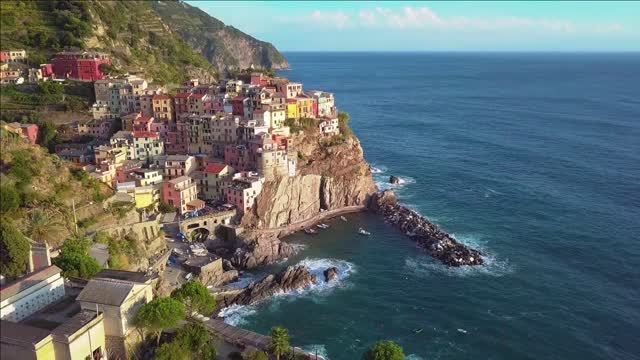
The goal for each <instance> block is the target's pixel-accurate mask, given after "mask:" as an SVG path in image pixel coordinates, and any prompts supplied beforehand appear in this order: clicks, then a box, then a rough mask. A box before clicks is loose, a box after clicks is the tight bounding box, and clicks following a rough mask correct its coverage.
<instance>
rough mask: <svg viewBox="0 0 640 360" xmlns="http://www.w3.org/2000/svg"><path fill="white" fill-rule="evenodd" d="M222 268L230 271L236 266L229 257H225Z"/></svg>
mask: <svg viewBox="0 0 640 360" xmlns="http://www.w3.org/2000/svg"><path fill="white" fill-rule="evenodd" d="M222 269H223V270H224V271H229V270H235V269H236V268H235V267H234V266H233V264H232V263H231V261H229V260H227V259H223V260H222Z"/></svg>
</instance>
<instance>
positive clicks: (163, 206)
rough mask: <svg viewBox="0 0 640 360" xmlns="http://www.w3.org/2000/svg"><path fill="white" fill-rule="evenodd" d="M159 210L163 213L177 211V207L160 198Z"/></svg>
mask: <svg viewBox="0 0 640 360" xmlns="http://www.w3.org/2000/svg"><path fill="white" fill-rule="evenodd" d="M158 211H160V212H161V213H163V214H168V213H172V212H176V208H175V207H174V206H172V205H169V204H168V203H166V202H164V201H162V200H160V202H159V203H158Z"/></svg>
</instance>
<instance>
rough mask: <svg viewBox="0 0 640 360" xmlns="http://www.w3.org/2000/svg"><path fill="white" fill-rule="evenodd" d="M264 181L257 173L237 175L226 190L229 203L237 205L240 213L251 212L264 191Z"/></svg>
mask: <svg viewBox="0 0 640 360" xmlns="http://www.w3.org/2000/svg"><path fill="white" fill-rule="evenodd" d="M264 180H265V179H264V177H259V176H258V175H257V174H256V173H250V172H239V173H235V174H234V175H233V177H232V180H231V183H230V184H229V185H228V186H226V187H225V188H224V194H225V198H226V200H227V202H228V203H229V204H232V205H235V206H236V208H237V210H238V212H240V213H244V212H246V211H250V210H251V208H252V207H253V204H254V203H255V200H256V198H257V197H258V195H260V192H261V191H262V184H263V183H264Z"/></svg>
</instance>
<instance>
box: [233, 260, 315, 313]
mask: <svg viewBox="0 0 640 360" xmlns="http://www.w3.org/2000/svg"><path fill="white" fill-rule="evenodd" d="M315 283H316V277H315V275H313V274H312V273H311V271H309V268H307V267H305V266H289V267H287V268H286V269H284V270H282V271H280V272H279V273H277V274H270V275H268V276H267V277H265V278H263V279H262V280H259V281H254V282H252V283H251V284H249V285H248V286H247V287H246V288H244V290H242V291H241V292H239V293H238V294H235V295H233V296H232V297H230V298H225V299H224V300H223V301H224V303H225V305H226V306H231V305H234V304H237V305H250V304H253V303H256V302H258V301H260V300H263V299H266V298H268V297H270V296H273V295H274V294H277V293H282V292H289V291H293V290H300V289H304V288H306V287H309V286H311V285H313V284H315Z"/></svg>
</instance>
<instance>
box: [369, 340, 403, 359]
mask: <svg viewBox="0 0 640 360" xmlns="http://www.w3.org/2000/svg"><path fill="white" fill-rule="evenodd" d="M362 360H404V351H403V350H402V348H401V347H400V345H398V344H396V343H395V342H393V341H391V340H386V341H378V342H377V343H375V344H373V345H372V346H371V347H370V348H369V349H368V350H367V352H365V353H364V355H362Z"/></svg>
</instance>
